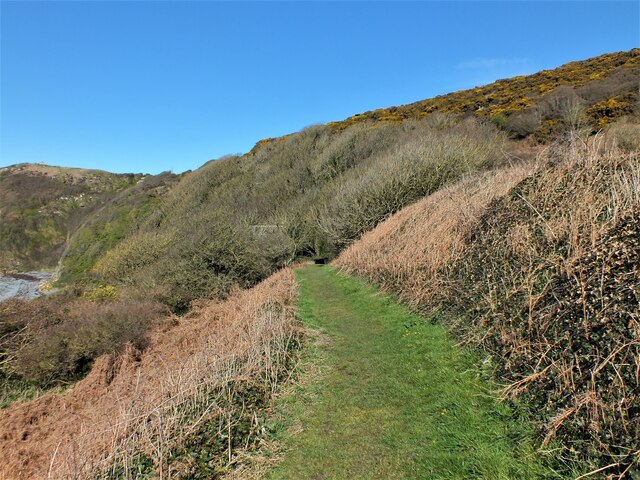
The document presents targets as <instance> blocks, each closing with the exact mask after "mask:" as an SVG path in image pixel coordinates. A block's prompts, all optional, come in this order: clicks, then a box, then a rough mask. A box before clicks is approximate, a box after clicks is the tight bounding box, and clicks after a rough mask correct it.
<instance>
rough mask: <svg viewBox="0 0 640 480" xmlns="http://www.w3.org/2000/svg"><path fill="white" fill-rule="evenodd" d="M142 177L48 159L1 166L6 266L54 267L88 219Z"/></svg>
mask: <svg viewBox="0 0 640 480" xmlns="http://www.w3.org/2000/svg"><path fill="white" fill-rule="evenodd" d="M142 177H143V176H142V175H141V174H126V175H118V174H113V173H108V172H103V171H99V170H85V169H79V168H63V167H51V166H48V165H42V164H19V165H13V166H10V167H4V168H0V224H1V225H2V228H1V229H0V271H2V270H17V271H26V270H30V269H41V268H51V267H54V266H55V265H56V264H57V263H58V260H59V258H60V256H61V254H62V252H63V250H64V248H65V244H66V241H67V239H68V238H69V236H70V235H71V234H72V233H73V232H74V231H75V230H76V229H77V228H78V227H79V226H81V225H82V223H83V222H84V220H85V219H86V218H88V217H89V216H90V215H92V214H93V213H95V211H96V210H98V209H99V208H100V207H101V206H102V205H104V204H105V203H106V202H108V201H109V200H110V199H111V198H113V197H114V196H115V195H116V194H117V193H118V192H121V191H123V190H125V189H127V188H130V187H131V186H133V185H135V184H136V182H138V181H139V180H140V179H141V178H142Z"/></svg>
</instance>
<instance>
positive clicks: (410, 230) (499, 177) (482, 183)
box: [335, 165, 533, 307]
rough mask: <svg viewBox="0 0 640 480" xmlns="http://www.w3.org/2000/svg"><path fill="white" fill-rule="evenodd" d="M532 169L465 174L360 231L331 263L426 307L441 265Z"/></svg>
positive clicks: (437, 284)
mask: <svg viewBox="0 0 640 480" xmlns="http://www.w3.org/2000/svg"><path fill="white" fill-rule="evenodd" d="M532 168H533V167H531V166H527V165H513V166H510V167H506V168H501V169H498V170H495V171H492V172H489V173H484V174H481V175H474V176H469V177H467V178H465V179H463V180H462V181H460V182H458V183H456V184H455V185H453V186H451V187H448V188H445V189H443V190H440V191H438V192H436V193H434V194H433V195H430V196H428V197H425V198H424V199H422V200H420V201H418V202H416V203H414V204H413V205H410V206H409V207H407V208H405V209H403V210H401V211H400V212H398V213H397V214H396V215H394V216H393V217H391V218H389V219H388V220H386V221H385V222H383V223H381V224H380V225H379V226H378V227H377V228H375V229H374V230H372V231H370V232H368V233H366V234H365V235H363V236H362V238H361V239H360V240H359V241H358V242H356V243H354V244H352V245H351V246H350V247H348V248H347V249H345V250H344V251H343V252H342V254H341V255H340V257H339V258H338V259H337V260H336V262H335V263H336V264H337V265H339V266H340V267H342V268H343V269H345V270H346V271H348V272H350V273H352V274H354V275H359V276H362V277H366V278H368V279H370V280H372V281H374V282H376V283H377V284H378V285H379V286H380V287H381V288H382V289H384V290H386V291H392V292H395V293H398V294H399V295H400V298H401V299H402V300H403V301H404V302H405V303H408V304H409V305H412V306H414V307H417V306H419V305H426V304H427V303H428V302H429V300H430V299H431V297H432V295H433V294H434V292H437V291H440V290H441V289H442V287H443V282H444V281H445V280H446V279H445V277H444V276H443V275H441V272H442V269H443V268H444V267H445V266H446V265H447V264H450V263H452V262H454V261H455V260H456V259H457V258H458V257H459V256H460V254H461V253H462V252H463V251H464V249H465V246H466V240H467V238H468V236H469V235H470V233H471V231H472V230H473V229H474V228H475V227H476V226H477V225H478V223H479V221H480V219H481V217H482V215H483V214H484V213H485V212H486V210H487V208H488V206H489V204H490V203H491V202H492V201H493V200H495V199H496V198H498V197H500V196H502V195H504V194H506V193H507V192H508V191H509V189H511V188H512V187H513V186H515V185H516V184H517V183H518V182H519V181H521V180H522V179H523V178H525V177H526V176H527V175H528V174H530V173H531V171H532Z"/></svg>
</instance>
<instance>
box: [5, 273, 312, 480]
mask: <svg viewBox="0 0 640 480" xmlns="http://www.w3.org/2000/svg"><path fill="white" fill-rule="evenodd" d="M294 299H295V290H294V281H293V276H292V274H291V272H290V271H289V270H284V271H281V272H279V273H277V274H276V275H274V276H272V277H270V278H269V279H267V280H265V281H264V282H262V283H261V284H259V285H257V286H256V287H254V288H253V289H251V290H246V291H237V292H234V295H231V296H230V297H229V299H228V300H226V301H223V302H205V303H202V304H201V305H199V306H198V307H196V308H195V309H194V311H193V312H191V313H190V314H189V315H188V316H187V317H185V318H182V319H178V318H176V319H175V320H174V323H175V325H171V326H169V325H165V326H164V327H163V328H162V329H159V330H156V331H154V332H153V333H152V334H151V336H150V339H149V346H148V347H147V349H146V350H145V351H144V352H140V351H138V350H136V349H135V348H134V347H132V346H129V347H128V349H127V351H126V352H125V354H123V355H122V356H120V357H118V358H117V359H116V358H114V357H113V356H110V355H105V356H102V357H100V358H99V359H98V360H97V361H96V362H95V364H94V366H93V368H92V370H91V373H90V374H89V375H88V376H87V377H86V378H85V379H84V380H82V381H81V382H79V383H78V384H77V385H76V386H75V387H74V388H73V389H72V390H70V391H69V392H68V393H67V394H64V395H46V396H42V397H40V398H38V399H37V400H35V401H32V402H30V403H26V404H14V405H12V406H10V407H9V408H7V409H5V410H2V411H0V438H1V439H2V442H1V443H0V458H2V459H3V462H2V464H1V465H0V478H7V479H9V478H88V477H91V476H93V475H98V476H100V477H101V478H105V477H106V478H137V477H139V476H142V475H149V474H152V473H153V472H155V475H157V476H158V477H159V478H176V477H188V478H217V476H219V475H221V474H222V473H224V472H225V471H226V470H227V468H228V467H229V466H230V465H232V464H233V463H234V462H235V461H236V460H237V458H239V456H238V452H240V451H243V450H247V449H251V448H253V447H255V446H256V445H257V444H258V443H259V440H260V438H261V436H262V435H263V433H264V431H265V428H264V425H263V420H264V413H265V411H266V409H267V408H268V401H269V398H270V395H271V394H272V392H273V391H274V390H275V389H276V387H277V386H278V384H279V383H280V382H281V381H283V380H284V379H285V378H286V372H287V370H286V367H287V365H288V362H289V361H290V358H291V352H292V350H293V348H294V347H295V346H296V345H297V343H298V339H299V332H298V327H297V323H296V321H295V318H294V315H293V301H294ZM202 452H206V453H207V455H209V456H207V457H203V456H201V455H199V454H200V453H202Z"/></svg>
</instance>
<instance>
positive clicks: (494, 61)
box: [0, 0, 640, 173]
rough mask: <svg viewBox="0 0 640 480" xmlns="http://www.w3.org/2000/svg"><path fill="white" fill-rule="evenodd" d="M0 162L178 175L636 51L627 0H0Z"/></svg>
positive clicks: (632, 9) (635, 23)
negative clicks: (335, 124) (231, 156)
mask: <svg viewBox="0 0 640 480" xmlns="http://www.w3.org/2000/svg"><path fill="white" fill-rule="evenodd" d="M0 16H1V42H2V44H1V55H2V56H1V74H0V76H1V87H0V89H1V95H2V96H1V114H2V117H1V122H2V123H1V127H0V128H1V132H0V133H1V139H0V140H1V147H0V148H1V150H0V166H5V165H10V164H13V163H19V162H44V163H48V164H53V165H63V166H81V167H90V168H102V169H106V170H110V171H115V172H131V171H134V172H146V173H156V172H160V171H163V170H172V171H174V172H181V171H184V170H187V169H193V168H197V167H198V166H200V165H202V164H203V163H204V162H206V161H207V160H209V159H212V158H217V157H219V156H222V155H224V154H228V153H237V152H246V151H248V150H249V149H251V147H252V146H253V145H254V144H255V142H256V141H257V140H259V139H261V138H264V137H274V136H279V135H282V134H286V133H290V132H293V131H296V130H299V129H301V128H303V127H305V126H307V125H310V124H313V123H324V122H327V121H331V120H340V119H342V118H345V117H347V116H349V115H352V114H355V113H359V112H363V111H367V110H371V109H374V108H379V107H385V106H390V105H401V104H404V103H409V102H413V101H416V100H420V99H423V98H428V97H432V96H434V95H437V94H441V93H447V92H450V91H454V90H459V89H464V88H469V87H474V86H477V85H481V84H486V83H490V82H491V81H493V80H495V79H497V78H505V77H509V76H513V75H519V74H526V73H533V72H535V71H538V70H541V69H545V68H553V67H556V66H558V65H561V64H563V63H566V62H568V61H572V60H580V59H584V58H588V57H592V56H596V55H599V54H602V53H605V52H613V51H620V50H629V49H631V48H634V47H637V46H639V43H640V41H639V3H638V2H637V1H630V2H613V1H607V2H591V1H589V2H541V1H538V2H408V3H400V2H376V3H369V2H352V3H339V2H300V3H292V2H290V3H287V2H284V3H272V2H256V3H249V2H227V3H223V2H204V1H201V2H183V1H172V2H156V1H140V2H116V1H93V2H89V1H82V2H81V1H77V2H29V1H19V2H11V1H4V0H2V1H0Z"/></svg>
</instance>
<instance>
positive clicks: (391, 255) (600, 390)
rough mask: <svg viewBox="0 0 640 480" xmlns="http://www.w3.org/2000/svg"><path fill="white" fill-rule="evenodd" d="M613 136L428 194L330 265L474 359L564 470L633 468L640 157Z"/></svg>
mask: <svg viewBox="0 0 640 480" xmlns="http://www.w3.org/2000/svg"><path fill="white" fill-rule="evenodd" d="M626 128H633V129H634V131H635V132H636V135H637V132H638V127H637V126H635V127H632V126H629V125H628V126H627V127H626ZM613 133H614V132H612V135H611V136H610V137H608V138H607V137H604V138H603V137H601V136H598V137H596V138H593V139H591V140H589V141H588V142H587V143H586V144H585V143H583V142H582V140H578V139H574V140H573V141H570V142H569V143H568V144H558V145H555V146H553V147H551V148H550V149H549V150H547V152H546V153H545V154H544V155H543V156H542V157H541V159H540V160H541V163H540V164H539V165H538V166H537V167H536V168H534V169H533V172H532V173H531V174H527V169H530V168H531V167H526V168H523V167H522V166H513V167H510V168H508V169H505V170H502V171H497V172H495V173H491V174H488V175H484V176H481V177H477V178H470V179H467V180H465V181H463V182H461V183H460V184H457V185H455V186H454V187H452V188H450V189H447V190H444V191H441V192H438V193H437V194H435V195H433V196H431V197H427V198H426V199H424V200H423V201H421V202H419V203H417V204H415V205H413V206H411V207H409V208H408V209H406V210H403V211H401V212H399V213H398V214H397V215H396V216H394V217H392V218H391V219H389V220H388V221H387V222H385V223H383V224H382V225H380V226H379V227H378V228H377V229H375V230H373V231H372V232H370V233H368V234H367V235H365V236H364V237H363V238H362V240H361V241H359V242H357V243H355V244H354V245H352V246H351V247H349V248H348V249H347V250H346V251H345V252H344V253H343V254H342V255H341V257H340V258H339V259H338V264H339V265H341V266H342V267H343V268H345V269H347V270H348V271H350V272H353V273H356V274H359V275H362V276H365V277H367V278H369V279H371V280H372V281H375V282H377V283H379V284H381V285H382V286H383V287H384V288H387V289H389V290H392V291H395V292H398V293H399V294H400V296H401V298H402V299H403V300H405V301H407V302H408V303H410V304H412V305H413V306H414V307H416V308H419V309H421V310H426V311H430V312H432V313H433V312H438V313H439V314H440V315H441V318H442V321H443V322H446V323H447V324H448V325H449V326H450V328H451V329H452V330H453V332H454V333H455V334H456V335H458V337H459V338H460V339H462V340H463V341H464V342H466V343H468V344H471V345H474V346H476V347H478V348H480V349H482V350H483V351H485V352H486V354H487V356H488V359H489V361H491V362H492V364H493V365H494V366H495V368H496V373H497V375H498V377H499V378H500V380H501V381H502V382H503V383H504V384H505V387H504V390H503V394H504V396H505V398H506V397H509V396H513V397H519V398H522V399H526V401H527V403H528V404H529V405H531V406H533V409H532V411H533V412H534V413H535V415H536V421H537V424H538V428H539V432H540V442H541V443H542V444H547V443H548V442H549V441H552V440H554V441H556V442H559V444H560V445H561V446H562V447H563V449H562V451H561V452H560V453H559V454H556V457H557V458H559V459H560V460H561V461H568V462H570V463H571V462H578V464H580V465H587V466H590V467H591V468H592V469H596V468H599V467H605V466H608V468H607V474H623V472H626V473H628V472H629V471H638V463H639V462H640V451H639V450H638V440H639V438H638V431H640V423H639V422H640V415H639V412H638V404H640V398H639V397H638V392H640V384H639V383H638V377H637V371H638V370H637V369H638V358H640V343H639V342H638V332H639V329H640V323H639V322H640V317H638V312H639V311H640V298H639V296H638V292H639V291H640V283H639V282H640V274H639V272H638V265H639V264H640V251H639V250H638V238H640V235H639V232H638V225H639V220H640V217H638V207H639V206H640V196H639V192H640V158H639V156H638V155H639V152H638V150H637V147H636V149H633V150H630V151H629V150H623V149H620V148H619V147H618V146H617V145H618V144H619V142H618V141H617V140H616V138H612V137H615V135H614V134H613ZM520 179H522V180H520ZM633 469H635V470H633Z"/></svg>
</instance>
